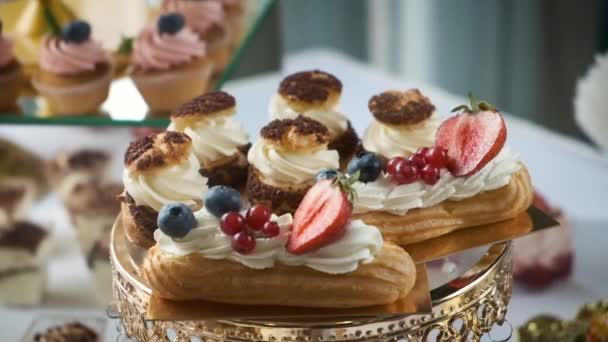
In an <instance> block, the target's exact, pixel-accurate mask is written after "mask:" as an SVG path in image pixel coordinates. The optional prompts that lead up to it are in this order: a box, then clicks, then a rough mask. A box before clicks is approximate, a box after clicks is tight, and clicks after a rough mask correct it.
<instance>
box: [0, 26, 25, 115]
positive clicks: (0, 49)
mask: <svg viewBox="0 0 608 342" xmlns="http://www.w3.org/2000/svg"><path fill="white" fill-rule="evenodd" d="M22 80H23V73H22V70H21V64H19V62H18V61H17V60H16V59H15V55H14V54H13V41H12V40H11V39H10V38H8V37H6V36H4V35H3V34H2V21H0V89H2V91H0V113H1V112H15V110H16V108H17V97H18V96H19V89H20V88H21V84H22Z"/></svg>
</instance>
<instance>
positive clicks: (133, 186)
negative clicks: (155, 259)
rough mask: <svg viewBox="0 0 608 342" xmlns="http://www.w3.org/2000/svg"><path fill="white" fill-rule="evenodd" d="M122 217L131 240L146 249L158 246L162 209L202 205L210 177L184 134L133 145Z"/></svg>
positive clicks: (155, 137)
mask: <svg viewBox="0 0 608 342" xmlns="http://www.w3.org/2000/svg"><path fill="white" fill-rule="evenodd" d="M124 165H125V169H124V171H123V183H124V187H125V191H124V193H123V194H122V195H121V196H120V199H121V200H122V205H121V213H122V215H121V217H122V223H123V226H124V228H125V232H126V235H127V238H128V240H129V241H131V242H132V243H134V244H135V245H138V246H140V247H142V248H149V247H150V246H152V245H154V237H153V233H154V230H155V229H156V220H157V216H158V210H160V208H162V206H163V205H165V204H167V203H172V202H183V203H185V204H186V205H188V206H191V207H192V208H199V207H200V206H201V202H202V199H201V196H202V195H203V194H204V192H205V191H206V190H207V178H205V177H203V176H202V175H201V174H200V173H199V169H200V164H199V162H198V160H197V158H196V156H195V155H194V153H193V152H192V140H191V139H190V138H189V137H188V136H187V135H186V134H183V133H179V132H163V133H158V134H155V135H150V136H147V137H143V138H140V139H138V140H136V141H134V142H133V143H131V144H130V145H129V147H128V148H127V151H126V153H125V157H124Z"/></svg>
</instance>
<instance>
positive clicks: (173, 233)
mask: <svg viewBox="0 0 608 342" xmlns="http://www.w3.org/2000/svg"><path fill="white" fill-rule="evenodd" d="M157 224H158V228H159V229H160V230H161V231H162V232H163V233H165V234H166V235H168V236H170V237H172V238H182V237H184V236H186V234H188V233H189V232H190V231H191V230H192V229H194V228H195V227H196V225H197V222H196V218H195V217H194V214H193V213H192V209H190V207H188V206H187V205H185V204H183V203H169V204H166V205H164V206H163V207H162V208H161V209H160V211H159V212H158V220H157Z"/></svg>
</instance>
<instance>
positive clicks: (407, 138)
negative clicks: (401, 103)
mask: <svg viewBox="0 0 608 342" xmlns="http://www.w3.org/2000/svg"><path fill="white" fill-rule="evenodd" d="M439 124H440V120H439V118H438V117H437V114H435V113H433V114H432V115H431V117H429V118H428V119H426V120H425V121H423V122H421V123H419V124H416V125H409V126H396V125H387V124H384V123H382V122H378V121H374V122H372V124H371V125H370V126H369V127H368V128H367V130H366V131H365V135H364V137H363V147H364V148H365V149H366V150H367V151H370V152H375V153H379V154H381V155H383V156H384V157H386V158H393V157H399V156H401V157H408V156H410V155H412V154H414V152H416V150H418V149H419V148H420V147H427V146H433V145H434V144H435V134H436V133H437V128H438V127H439Z"/></svg>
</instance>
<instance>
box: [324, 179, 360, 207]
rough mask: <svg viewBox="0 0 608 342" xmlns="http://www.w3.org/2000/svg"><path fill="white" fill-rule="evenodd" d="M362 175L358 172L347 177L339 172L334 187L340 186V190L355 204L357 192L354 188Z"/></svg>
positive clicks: (333, 183)
mask: <svg viewBox="0 0 608 342" xmlns="http://www.w3.org/2000/svg"><path fill="white" fill-rule="evenodd" d="M360 174H361V172H359V171H357V172H355V173H353V174H352V175H350V176H349V177H346V176H345V175H344V174H342V173H341V172H339V173H338V176H336V178H334V180H333V181H332V182H331V184H332V185H333V186H338V187H339V188H340V190H341V191H342V192H344V193H345V194H346V196H347V197H348V200H349V201H350V202H351V203H353V202H354V201H355V200H356V199H357V191H356V190H355V188H354V187H353V184H355V183H356V182H357V181H358V180H359V176H360Z"/></svg>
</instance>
